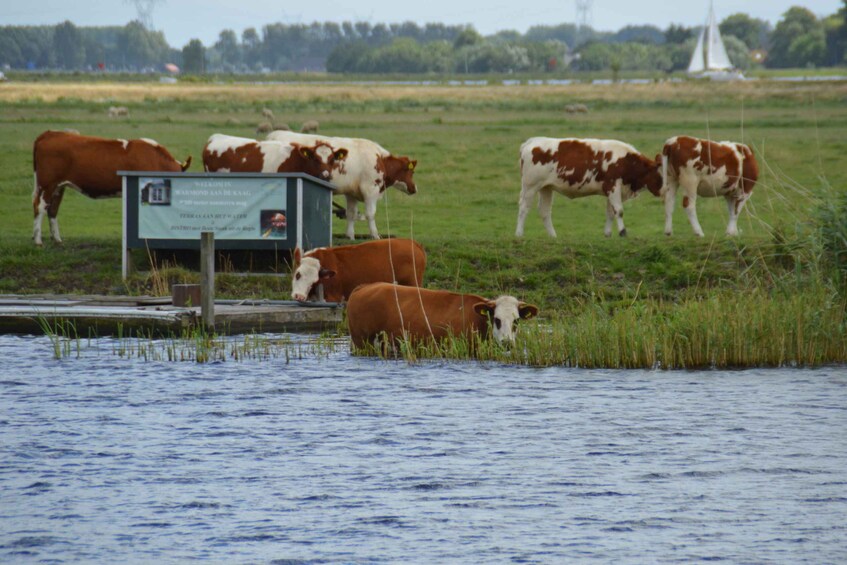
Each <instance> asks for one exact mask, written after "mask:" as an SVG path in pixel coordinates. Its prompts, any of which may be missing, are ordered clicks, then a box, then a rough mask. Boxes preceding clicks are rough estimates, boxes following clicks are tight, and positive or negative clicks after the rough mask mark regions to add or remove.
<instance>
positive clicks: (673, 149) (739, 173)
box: [662, 135, 759, 237]
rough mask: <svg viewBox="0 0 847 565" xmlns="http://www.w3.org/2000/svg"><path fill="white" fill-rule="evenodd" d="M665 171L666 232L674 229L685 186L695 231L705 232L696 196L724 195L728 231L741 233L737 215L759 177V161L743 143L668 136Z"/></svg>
mask: <svg viewBox="0 0 847 565" xmlns="http://www.w3.org/2000/svg"><path fill="white" fill-rule="evenodd" d="M662 175H663V176H664V178H665V234H667V235H671V234H672V233H673V209H674V206H675V204H676V191H677V189H678V188H682V194H683V196H682V207H683V208H685V213H686V214H688V221H689V222H690V223H691V227H692V228H693V229H694V233H695V234H697V235H698V236H700V237H703V235H704V234H703V228H701V227H700V222H699V221H698V220H697V197H698V196H704V197H715V196H723V197H724V198H725V199H726V205H727V209H728V210H729V223H728V224H727V226H726V234H727V235H730V236H734V235H738V215H739V214H740V213H741V209H742V208H744V204H745V203H746V202H747V200H748V199H749V198H750V196H751V195H752V194H753V187H754V186H755V185H756V180H758V178H759V165H758V163H756V158H755V157H754V156H753V152H752V151H751V150H750V148H749V147H747V146H746V145H744V144H741V143H735V142H732V141H721V142H720V143H716V142H714V141H709V140H707V139H697V138H694V137H688V136H685V135H681V136H677V137H672V138H670V139H668V140H667V141H666V142H665V146H664V147H663V148H662Z"/></svg>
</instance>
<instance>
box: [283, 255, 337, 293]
mask: <svg viewBox="0 0 847 565" xmlns="http://www.w3.org/2000/svg"><path fill="white" fill-rule="evenodd" d="M294 265H295V269H294V273H293V274H292V275H291V298H293V299H294V300H297V301H298V302H305V301H307V300H308V299H309V298H311V297H313V296H314V294H315V288H316V286H317V285H318V283H320V282H323V281H325V280H327V279H331V278H332V277H334V276H335V271H332V270H330V269H324V268H323V267H321V262H320V261H318V260H317V259H315V258H314V257H302V254H301V252H300V249H299V248H297V249H295V250H294Z"/></svg>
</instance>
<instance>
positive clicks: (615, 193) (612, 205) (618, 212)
mask: <svg viewBox="0 0 847 565" xmlns="http://www.w3.org/2000/svg"><path fill="white" fill-rule="evenodd" d="M612 218H614V219H615V221H616V222H617V224H618V234H620V236H621V237H626V226H624V223H623V201H622V200H621V182H620V181H617V182H616V183H615V186H613V187H612V191H611V192H610V193H609V196H608V198H607V199H606V229H605V234H606V237H610V236H611V235H612Z"/></svg>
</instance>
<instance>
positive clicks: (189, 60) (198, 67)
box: [182, 39, 206, 74]
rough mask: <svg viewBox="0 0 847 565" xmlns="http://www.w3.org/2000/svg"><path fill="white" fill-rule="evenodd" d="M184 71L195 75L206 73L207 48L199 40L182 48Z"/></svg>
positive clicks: (194, 40) (193, 40)
mask: <svg viewBox="0 0 847 565" xmlns="http://www.w3.org/2000/svg"><path fill="white" fill-rule="evenodd" d="M182 70H183V71H185V72H186V73H195V74H198V73H204V72H206V48H205V47H204V46H203V42H202V41H200V40H199V39H192V40H191V41H189V42H188V43H187V44H186V45H185V47H183V48H182Z"/></svg>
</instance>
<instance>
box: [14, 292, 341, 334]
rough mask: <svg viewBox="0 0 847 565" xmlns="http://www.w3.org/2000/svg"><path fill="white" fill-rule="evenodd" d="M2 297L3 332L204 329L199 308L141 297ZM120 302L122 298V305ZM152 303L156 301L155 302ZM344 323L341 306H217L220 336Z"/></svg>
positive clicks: (269, 303)
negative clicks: (145, 301) (62, 325)
mask: <svg viewBox="0 0 847 565" xmlns="http://www.w3.org/2000/svg"><path fill="white" fill-rule="evenodd" d="M103 298H104V297H84V298H83V297H72V296H71V297H66V298H65V299H64V300H63V299H62V298H61V297H59V296H39V297H27V296H13V295H3V296H0V333H18V334H36V335H38V334H43V333H44V327H43V326H44V325H45V324H46V325H47V326H48V327H53V328H55V327H56V325H57V324H58V323H64V322H65V321H67V322H68V323H69V324H71V326H72V328H73V330H74V332H75V333H76V334H77V335H79V336H80V337H88V336H106V335H118V334H120V335H129V334H130V333H132V334H138V333H143V334H144V335H149V334H159V335H179V334H181V333H182V332H183V331H184V330H187V329H190V328H192V327H195V326H197V325H199V324H200V306H199V305H198V306H194V307H175V306H173V305H171V304H170V298H168V299H167V300H166V302H167V303H162V301H161V300H159V302H158V303H149V304H145V305H139V302H138V301H137V300H136V298H137V297H110V300H103ZM118 298H121V299H120V300H119V299H118ZM151 302H153V301H151ZM341 319H342V308H341V306H340V305H338V304H333V303H329V304H314V303H309V304H305V305H304V304H300V303H297V302H293V301H274V300H220V301H216V303H215V322H216V324H215V326H216V331H217V333H226V334H238V333H253V332H256V333H259V332H274V333H276V332H312V331H322V330H335V329H336V328H338V326H339V324H340V323H341Z"/></svg>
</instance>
